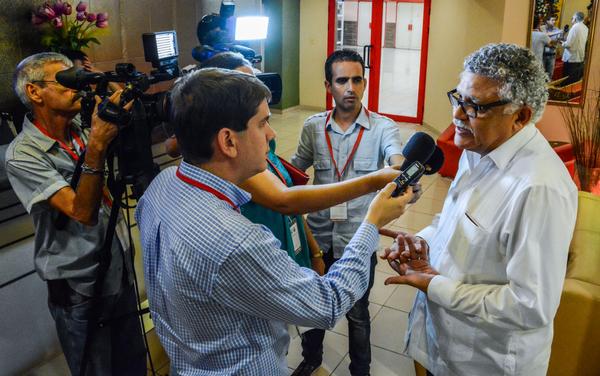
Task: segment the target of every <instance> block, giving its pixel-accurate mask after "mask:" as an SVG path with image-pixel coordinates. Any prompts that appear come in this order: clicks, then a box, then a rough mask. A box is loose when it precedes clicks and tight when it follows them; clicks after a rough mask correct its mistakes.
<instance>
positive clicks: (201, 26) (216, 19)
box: [192, 1, 269, 64]
mask: <svg viewBox="0 0 600 376" xmlns="http://www.w3.org/2000/svg"><path fill="white" fill-rule="evenodd" d="M234 11H235V4H234V3H233V1H223V2H222V3H221V8H220V10H219V14H216V13H211V14H208V15H206V16H204V17H202V19H201V20H200V22H198V26H197V28H196V35H197V37H198V42H199V43H200V46H198V47H194V49H193V50H192V57H193V58H194V59H196V60H197V61H198V62H200V63H202V62H204V61H205V60H208V59H210V58H211V57H213V56H214V55H216V54H218V53H219V52H224V51H232V52H238V53H241V54H242V55H243V56H244V58H246V60H248V61H250V62H251V63H253V64H255V63H260V62H261V61H262V56H260V55H257V54H256V52H255V51H254V50H253V49H252V48H250V47H248V46H246V45H243V44H240V43H236V42H240V41H249V40H261V39H266V37H267V29H268V25H269V18H268V17H256V16H252V17H233V13H234Z"/></svg>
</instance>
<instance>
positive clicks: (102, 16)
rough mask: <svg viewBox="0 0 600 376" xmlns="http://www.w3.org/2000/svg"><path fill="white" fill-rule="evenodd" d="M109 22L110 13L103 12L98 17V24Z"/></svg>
mask: <svg viewBox="0 0 600 376" xmlns="http://www.w3.org/2000/svg"><path fill="white" fill-rule="evenodd" d="M104 21H108V13H106V12H101V13H98V14H97V15H96V22H104Z"/></svg>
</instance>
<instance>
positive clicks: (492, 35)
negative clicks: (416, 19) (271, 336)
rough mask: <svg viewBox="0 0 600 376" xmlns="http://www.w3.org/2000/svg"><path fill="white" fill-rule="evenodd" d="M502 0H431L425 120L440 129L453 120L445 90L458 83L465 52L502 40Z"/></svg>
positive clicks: (468, 52)
mask: <svg viewBox="0 0 600 376" xmlns="http://www.w3.org/2000/svg"><path fill="white" fill-rule="evenodd" d="M518 1H522V2H524V3H525V2H526V1H524V0H518ZM504 3H505V1H504V0H433V1H432V4H431V19H430V29H429V55H428V58H427V76H426V86H425V111H424V114H423V123H424V124H427V125H429V126H431V127H433V128H434V129H436V130H438V131H440V132H441V131H443V130H444V129H446V128H447V127H448V125H449V124H450V122H451V121H452V114H451V107H450V103H449V102H448V97H447V96H446V92H447V91H448V90H451V89H453V88H454V87H455V86H456V84H457V83H458V75H459V73H460V72H461V70H462V63H463V61H464V58H465V57H466V56H467V55H468V54H470V53H471V52H473V51H475V50H476V49H477V48H479V47H481V46H483V45H484V44H487V43H491V42H500V41H501V38H502V32H503V21H504ZM525 17H527V16H525ZM525 31H526V30H525V29H524V30H523V31H522V33H523V35H525Z"/></svg>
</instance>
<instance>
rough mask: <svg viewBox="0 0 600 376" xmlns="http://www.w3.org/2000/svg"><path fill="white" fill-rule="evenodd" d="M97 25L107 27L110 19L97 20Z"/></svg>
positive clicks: (101, 27) (100, 27)
mask: <svg viewBox="0 0 600 376" xmlns="http://www.w3.org/2000/svg"><path fill="white" fill-rule="evenodd" d="M96 27H97V28H99V29H104V28H105V27H108V21H96Z"/></svg>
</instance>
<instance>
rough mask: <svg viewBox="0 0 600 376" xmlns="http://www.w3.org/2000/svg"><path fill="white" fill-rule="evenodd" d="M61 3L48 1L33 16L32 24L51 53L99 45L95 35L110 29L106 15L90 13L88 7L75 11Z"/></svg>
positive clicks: (80, 7)
mask: <svg viewBox="0 0 600 376" xmlns="http://www.w3.org/2000/svg"><path fill="white" fill-rule="evenodd" d="M72 14H73V7H72V6H71V4H70V3H68V2H66V1H62V0H54V1H53V2H50V1H46V2H45V3H44V4H42V5H41V6H40V7H39V8H37V9H36V10H35V11H33V12H32V14H31V22H32V23H33V25H35V26H36V27H38V28H39V29H40V31H41V32H42V39H41V43H42V45H43V46H45V47H48V48H49V49H50V50H52V51H56V52H62V53H64V52H66V51H81V49H82V48H87V47H89V44H90V43H96V44H100V41H99V40H98V39H97V38H96V35H97V34H98V33H99V32H100V30H101V29H105V28H107V27H108V14H107V13H91V12H88V5H87V3H84V2H79V4H77V7H75V16H74V17H71V15H72Z"/></svg>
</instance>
